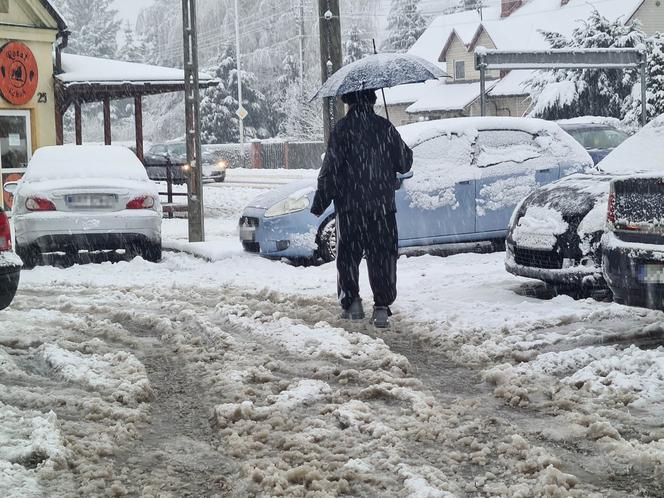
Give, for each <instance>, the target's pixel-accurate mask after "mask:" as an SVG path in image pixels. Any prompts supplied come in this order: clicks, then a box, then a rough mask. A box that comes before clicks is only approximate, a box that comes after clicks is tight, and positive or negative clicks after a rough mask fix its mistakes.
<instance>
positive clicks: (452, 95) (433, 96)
mask: <svg viewBox="0 0 664 498" xmlns="http://www.w3.org/2000/svg"><path fill="white" fill-rule="evenodd" d="M495 84H496V81H492V82H489V83H488V84H487V89H488V88H491V87H492V85H495ZM479 96H480V83H479V81H476V82H473V83H455V84H453V85H447V84H445V83H441V82H435V84H430V85H427V86H425V87H424V88H422V89H421V91H420V94H419V96H418V97H419V98H418V100H417V101H416V102H415V103H414V104H412V105H411V106H409V107H408V108H407V109H406V111H407V112H409V113H418V112H429V111H460V110H463V109H464V108H465V107H466V106H467V105H469V104H472V103H473V102H474V101H475V100H477V99H478V98H479Z"/></svg>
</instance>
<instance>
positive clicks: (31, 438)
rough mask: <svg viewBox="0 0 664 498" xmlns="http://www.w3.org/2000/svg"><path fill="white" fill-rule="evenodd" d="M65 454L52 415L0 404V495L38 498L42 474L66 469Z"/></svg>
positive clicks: (42, 494)
mask: <svg viewBox="0 0 664 498" xmlns="http://www.w3.org/2000/svg"><path fill="white" fill-rule="evenodd" d="M67 458H68V452H67V450H66V448H65V446H64V438H63V436H62V434H61V432H60V427H59V422H58V419H57V416H56V415H55V413H53V412H52V411H51V412H48V413H40V412H36V411H30V410H28V411H24V410H21V409H19V408H15V407H13V406H10V405H6V404H4V403H2V402H0V494H2V496H3V497H8V498H14V497H16V498H19V497H20V498H24V497H35V498H37V497H40V496H44V491H43V490H42V488H41V484H40V480H41V479H40V475H41V474H42V473H43V472H49V471H54V470H60V469H62V468H64V467H66V465H67Z"/></svg>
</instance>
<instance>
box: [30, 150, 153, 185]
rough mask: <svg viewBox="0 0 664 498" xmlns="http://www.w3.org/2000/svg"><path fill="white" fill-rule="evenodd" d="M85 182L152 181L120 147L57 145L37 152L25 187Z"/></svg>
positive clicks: (141, 165)
mask: <svg viewBox="0 0 664 498" xmlns="http://www.w3.org/2000/svg"><path fill="white" fill-rule="evenodd" d="M85 178H116V179H122V180H134V181H145V182H147V181H149V179H148V176H147V173H146V171H145V168H144V167H143V164H142V163H141V161H139V159H138V158H137V157H136V154H134V153H133V152H132V151H131V150H129V149H128V148H126V147H121V146H118V145H56V146H51V147H42V148H41V149H38V150H37V151H36V152H35V154H34V155H33V156H32V159H30V162H29V163H28V170H27V172H26V174H25V176H24V177H23V182H25V183H37V182H45V181H52V180H74V179H85Z"/></svg>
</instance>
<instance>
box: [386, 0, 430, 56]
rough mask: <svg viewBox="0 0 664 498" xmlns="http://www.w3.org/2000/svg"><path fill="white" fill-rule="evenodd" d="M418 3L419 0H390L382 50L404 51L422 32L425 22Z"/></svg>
mask: <svg viewBox="0 0 664 498" xmlns="http://www.w3.org/2000/svg"><path fill="white" fill-rule="evenodd" d="M419 4H420V0H392V6H391V8H390V14H389V16H388V18H387V32H388V35H387V39H386V40H385V42H384V43H383V45H382V49H383V50H386V51H389V52H406V51H407V50H408V49H409V48H410V47H412V46H413V45H414V44H415V42H416V41H417V40H418V39H419V37H420V36H421V35H422V33H424V30H425V29H426V27H427V22H426V20H425V19H424V17H423V16H422V13H421V12H420V8H419Z"/></svg>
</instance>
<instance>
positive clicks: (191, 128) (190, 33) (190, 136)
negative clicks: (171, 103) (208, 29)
mask: <svg viewBox="0 0 664 498" xmlns="http://www.w3.org/2000/svg"><path fill="white" fill-rule="evenodd" d="M182 34H183V38H184V46H183V49H184V50H183V53H184V108H185V126H186V132H185V136H186V141H187V164H188V165H189V176H188V177H187V199H188V208H189V210H188V223H189V242H203V241H205V219H204V208H203V175H202V169H201V166H202V161H200V158H201V157H202V154H201V133H200V131H201V116H200V92H199V86H198V35H197V28H196V0H182Z"/></svg>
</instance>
